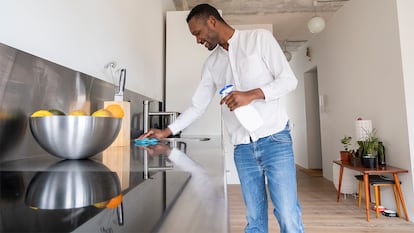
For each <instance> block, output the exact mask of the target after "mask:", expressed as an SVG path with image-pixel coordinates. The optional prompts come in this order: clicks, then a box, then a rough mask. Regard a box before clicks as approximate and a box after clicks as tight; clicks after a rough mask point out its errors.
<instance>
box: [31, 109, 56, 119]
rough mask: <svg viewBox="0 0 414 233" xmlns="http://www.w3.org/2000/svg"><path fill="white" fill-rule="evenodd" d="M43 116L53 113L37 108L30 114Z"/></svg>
mask: <svg viewBox="0 0 414 233" xmlns="http://www.w3.org/2000/svg"><path fill="white" fill-rule="evenodd" d="M44 116H53V114H52V113H51V112H49V111H48V110H43V109H41V110H37V111H36V112H34V113H33V114H32V117H44Z"/></svg>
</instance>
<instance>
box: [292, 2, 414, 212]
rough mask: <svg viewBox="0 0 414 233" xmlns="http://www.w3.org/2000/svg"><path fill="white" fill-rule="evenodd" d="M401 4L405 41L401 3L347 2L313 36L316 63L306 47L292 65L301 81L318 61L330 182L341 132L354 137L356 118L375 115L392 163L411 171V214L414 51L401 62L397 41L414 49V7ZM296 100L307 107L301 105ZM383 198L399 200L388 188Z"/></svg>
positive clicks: (407, 182) (407, 183)
mask: <svg viewBox="0 0 414 233" xmlns="http://www.w3.org/2000/svg"><path fill="white" fill-rule="evenodd" d="M398 2H399V4H400V7H401V8H404V9H405V11H406V12H404V13H405V14H403V15H402V16H401V20H402V22H400V23H401V24H400V26H404V29H400V30H401V31H403V32H405V34H403V35H404V37H403V38H402V39H401V45H400V37H399V25H398V23H399V22H398V14H397V1H389V0H364V1H349V2H347V3H346V4H345V6H344V7H343V8H341V10H340V11H339V12H338V13H337V14H336V15H335V16H334V17H333V18H332V19H331V20H330V21H329V22H328V25H327V27H326V29H325V31H323V32H322V33H320V34H317V35H315V36H314V38H312V40H311V41H310V42H309V45H308V46H309V47H310V48H311V53H312V61H310V62H309V61H307V60H306V56H305V52H304V50H305V47H303V48H301V51H299V52H298V53H297V54H295V55H294V58H293V61H292V62H291V65H292V68H293V69H294V70H295V73H296V74H297V75H298V78H300V79H303V73H304V72H306V71H307V70H309V69H310V68H312V67H315V66H317V68H318V79H319V92H320V94H324V95H326V97H327V106H326V112H325V113H323V114H321V134H322V135H321V138H322V154H323V171H324V176H325V177H326V178H328V179H330V180H332V160H336V159H338V158H339V151H340V150H341V148H342V145H341V144H340V138H341V137H343V135H344V134H347V135H352V136H354V135H355V132H354V121H355V119H356V118H357V117H359V116H361V117H363V118H364V119H371V120H372V122H373V126H374V128H376V129H377V136H378V137H379V138H380V139H382V140H383V141H384V145H385V147H386V156H387V157H386V158H387V163H388V164H390V165H394V166H397V167H402V168H405V169H408V170H409V174H402V175H400V178H401V181H402V182H403V186H402V187H403V192H404V194H405V197H406V201H407V208H408V211H409V215H410V216H411V218H413V216H414V205H413V204H412V200H411V199H412V198H410V197H411V196H412V193H413V188H412V183H413V175H412V172H411V171H412V170H411V167H412V166H411V164H412V159H411V158H412V156H411V155H410V143H409V140H408V136H409V129H410V132H413V130H412V127H413V126H412V125H410V127H411V128H408V126H409V124H408V116H407V111H408V113H409V114H411V115H409V116H411V119H413V117H412V110H413V109H412V108H413V107H408V104H409V103H411V106H413V104H412V102H413V96H412V94H408V92H407V94H405V90H408V89H409V87H408V85H409V84H411V85H412V81H410V80H409V77H412V68H406V69H404V70H403V69H402V68H403V65H405V66H406V67H409V66H410V65H411V64H412V61H413V59H412V56H413V55H412V53H403V55H404V56H405V57H404V60H403V61H404V62H403V61H402V57H401V55H402V54H401V47H400V46H404V48H407V49H409V48H411V49H412V44H410V43H412V42H411V41H412V29H407V28H406V27H408V28H409V25H410V22H413V20H414V19H413V16H412V13H410V12H409V9H413V8H412V5H413V3H412V2H411V1H408V0H405V1H404V0H401V1H398ZM410 7H411V8H410ZM411 24H412V23H411ZM405 59H407V60H405ZM410 69H411V70H410ZM403 71H404V72H403ZM405 75H408V76H407V77H404V76H405ZM410 75H411V76H410ZM302 82H303V80H302ZM410 82H411V83H410ZM296 106H298V108H302V107H303V103H302V102H301V103H299V104H297V105H296ZM296 112H297V113H298V115H296V116H295V117H296V118H297V119H301V120H302V110H301V109H297V110H296ZM298 124H299V122H296V125H298ZM411 124H412V123H411ZM303 137H305V135H304V136H303ZM411 140H412V139H411ZM303 141H305V140H304V139H303ZM412 144H413V143H412V142H411V145H412ZM411 147H412V146H411ZM300 156H306V154H300ZM382 200H383V204H384V205H385V206H388V207H389V208H393V207H394V205H395V204H394V199H393V197H392V195H391V193H390V192H388V190H387V192H385V195H383V198H382ZM408 203H411V205H410V204H408Z"/></svg>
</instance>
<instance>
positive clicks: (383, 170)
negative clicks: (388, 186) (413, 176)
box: [333, 161, 408, 222]
mask: <svg viewBox="0 0 414 233" xmlns="http://www.w3.org/2000/svg"><path fill="white" fill-rule="evenodd" d="M333 162H334V163H336V164H338V165H339V166H340V169H339V183H338V194H337V202H339V200H340V197H341V183H342V175H343V173H344V167H345V168H348V169H351V170H355V171H359V172H361V173H362V175H363V176H364V192H365V210H366V215H367V221H368V222H369V220H370V212H369V211H370V210H369V198H367V197H368V195H369V179H368V176H369V175H381V174H392V175H393V178H394V180H395V186H396V188H397V193H398V197H399V200H400V203H401V206H402V208H403V211H404V215H405V220H407V221H408V214H407V209H406V207H405V201H404V196H403V193H402V190H401V185H400V179H399V178H398V174H399V173H408V170H406V169H402V168H398V167H392V166H384V167H378V168H374V169H371V168H365V167H362V166H353V165H351V164H345V163H342V162H341V161H333ZM399 217H400V218H401V216H399Z"/></svg>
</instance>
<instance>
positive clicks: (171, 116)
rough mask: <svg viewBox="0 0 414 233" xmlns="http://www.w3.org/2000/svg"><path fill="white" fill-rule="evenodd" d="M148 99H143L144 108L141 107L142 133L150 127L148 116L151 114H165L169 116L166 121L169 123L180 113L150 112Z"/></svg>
mask: <svg viewBox="0 0 414 233" xmlns="http://www.w3.org/2000/svg"><path fill="white" fill-rule="evenodd" d="M150 102H151V101H150V100H144V109H143V113H144V117H143V128H144V133H145V132H147V131H148V130H149V128H150V124H149V123H150V117H151V116H167V117H168V118H169V121H168V123H169V124H171V123H172V122H174V121H175V119H177V117H178V115H179V114H180V113H179V112H150V111H149V105H150Z"/></svg>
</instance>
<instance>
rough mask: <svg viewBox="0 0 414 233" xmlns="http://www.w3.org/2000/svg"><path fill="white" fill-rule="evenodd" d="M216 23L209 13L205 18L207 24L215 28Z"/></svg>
mask: <svg viewBox="0 0 414 233" xmlns="http://www.w3.org/2000/svg"><path fill="white" fill-rule="evenodd" d="M216 23H217V19H216V18H215V17H214V16H212V15H210V16H209V17H208V19H207V24H209V25H210V26H211V27H213V28H215V27H216Z"/></svg>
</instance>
